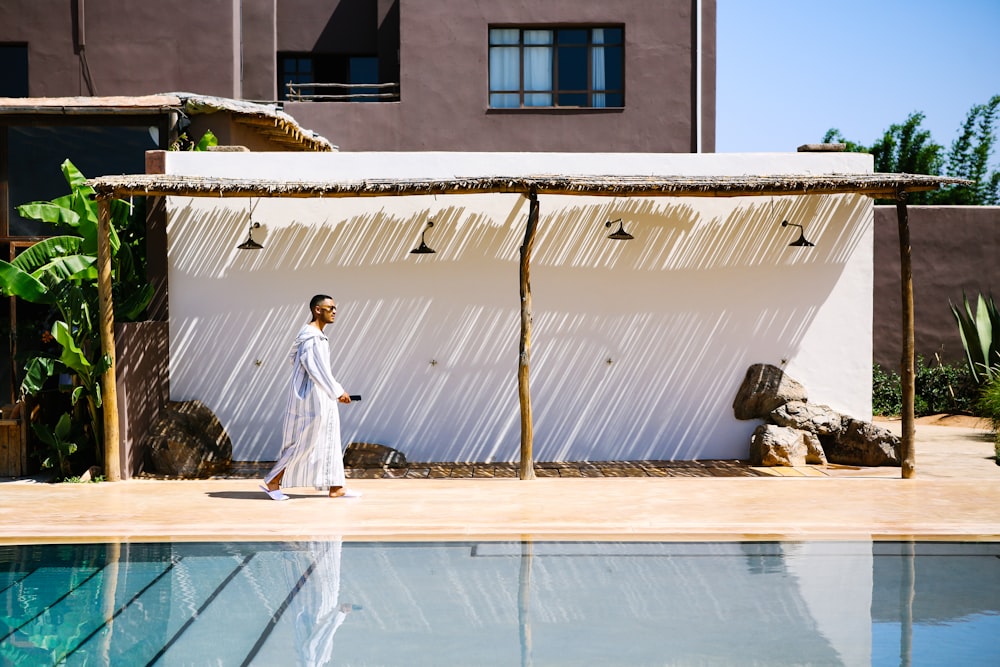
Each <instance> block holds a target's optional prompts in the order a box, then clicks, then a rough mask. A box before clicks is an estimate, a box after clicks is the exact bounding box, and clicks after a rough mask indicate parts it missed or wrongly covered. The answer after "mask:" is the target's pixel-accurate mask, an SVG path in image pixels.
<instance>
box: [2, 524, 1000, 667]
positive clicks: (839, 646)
mask: <svg viewBox="0 0 1000 667" xmlns="http://www.w3.org/2000/svg"><path fill="white" fill-rule="evenodd" d="M998 638H1000V543H931V542H927V543H909V542H745V543H721V542H719V543H711V542H709V543H680V542H673V543H671V542H637V543H622V542H613V543H612V542H475V543H473V542H457V543H454V542H451V543H444V542H434V543H385V542H342V541H340V540H317V541H313V542H232V543H162V544H160V543H156V544H154V543H150V544H81V545H45V546H40V545H34V546H0V664H2V665H32V666H34V665H54V664H66V665H129V666H131V665H150V664H155V665H199V666H200V665H225V666H229V665H267V664H274V665H294V664H298V665H328V664H335V665H869V664H874V665H901V664H902V665H942V664H949V665H1000V640H998Z"/></svg>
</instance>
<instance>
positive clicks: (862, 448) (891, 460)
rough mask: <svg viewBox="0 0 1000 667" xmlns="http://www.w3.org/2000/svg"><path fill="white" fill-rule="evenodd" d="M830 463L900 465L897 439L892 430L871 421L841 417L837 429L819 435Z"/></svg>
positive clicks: (898, 441)
mask: <svg viewBox="0 0 1000 667" xmlns="http://www.w3.org/2000/svg"><path fill="white" fill-rule="evenodd" d="M822 442H823V449H824V450H825V451H826V458H827V460H829V461H830V463H841V464H844V465H856V466H898V465H900V453H899V450H900V440H899V438H898V437H897V436H895V435H893V433H892V432H891V431H889V430H888V429H886V428H883V427H881V426H877V425H875V424H872V423H871V422H866V421H861V420H860V419H854V418H852V417H844V418H843V428H842V429H841V430H840V432H839V433H837V434H835V435H832V436H827V437H824V438H823V439H822Z"/></svg>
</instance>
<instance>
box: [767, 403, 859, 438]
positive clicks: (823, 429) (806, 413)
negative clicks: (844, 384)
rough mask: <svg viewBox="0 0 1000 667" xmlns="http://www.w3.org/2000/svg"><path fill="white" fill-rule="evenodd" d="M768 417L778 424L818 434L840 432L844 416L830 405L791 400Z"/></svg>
mask: <svg viewBox="0 0 1000 667" xmlns="http://www.w3.org/2000/svg"><path fill="white" fill-rule="evenodd" d="M768 419H770V421H771V422H772V423H774V424H777V425H778V426H787V427H789V428H797V429H799V430H800V431H809V432H810V433H815V434H816V435H832V434H836V433H840V430H841V429H842V428H843V417H842V415H841V414H840V413H839V412H835V411H834V410H833V409H832V408H831V407H830V406H828V405H814V404H812V403H805V402H804V401H789V402H787V403H785V404H784V405H781V406H778V407H777V408H775V409H774V410H772V411H771V414H770V415H768Z"/></svg>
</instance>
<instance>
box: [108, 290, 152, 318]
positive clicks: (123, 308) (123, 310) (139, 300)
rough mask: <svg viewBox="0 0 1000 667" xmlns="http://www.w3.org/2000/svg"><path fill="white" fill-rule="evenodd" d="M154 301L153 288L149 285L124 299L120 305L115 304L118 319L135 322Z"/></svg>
mask: <svg viewBox="0 0 1000 667" xmlns="http://www.w3.org/2000/svg"><path fill="white" fill-rule="evenodd" d="M152 300H153V286H152V285H150V284H148V283H147V284H146V285H144V286H143V287H142V288H141V289H139V290H138V291H135V292H133V293H132V294H130V295H129V296H128V297H127V298H125V299H123V300H122V302H121V303H120V304H119V303H116V304H115V311H116V317H121V319H124V320H130V321H133V322H134V321H135V320H136V319H138V317H139V315H141V314H142V311H144V310H145V309H146V306H148V305H149V302H150V301H152Z"/></svg>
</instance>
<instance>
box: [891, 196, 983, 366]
mask: <svg viewBox="0 0 1000 667" xmlns="http://www.w3.org/2000/svg"><path fill="white" fill-rule="evenodd" d="M908 211H909V223H910V247H911V258H912V263H913V310H914V327H915V343H916V352H917V354H919V355H923V356H924V358H926V359H928V360H933V359H934V354H935V353H937V354H939V355H940V356H941V359H942V360H943V361H948V362H953V363H962V362H964V360H965V353H964V351H963V350H962V341H961V340H960V339H959V337H958V329H957V326H956V324H955V319H954V317H953V316H952V314H951V310H950V309H949V308H948V301H949V300H951V301H952V302H954V303H959V302H961V299H962V291H963V290H964V291H965V292H966V293H967V294H968V295H969V296H970V298H974V297H975V295H976V294H978V293H980V292H983V293H985V294H989V293H991V292H992V293H993V296H994V298H1000V262H998V261H997V260H998V258H1000V207H992V206H910V207H909V208H908ZM874 259H875V261H874V265H875V266H874V290H875V291H874V316H873V322H872V339H873V340H872V342H873V356H874V361H875V362H876V363H878V364H879V365H881V366H882V367H883V368H888V369H893V370H897V371H898V369H899V358H900V354H901V351H902V343H901V341H902V321H901V318H902V315H901V310H900V288H899V234H898V227H897V222H896V207H895V206H876V207H875V252H874Z"/></svg>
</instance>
